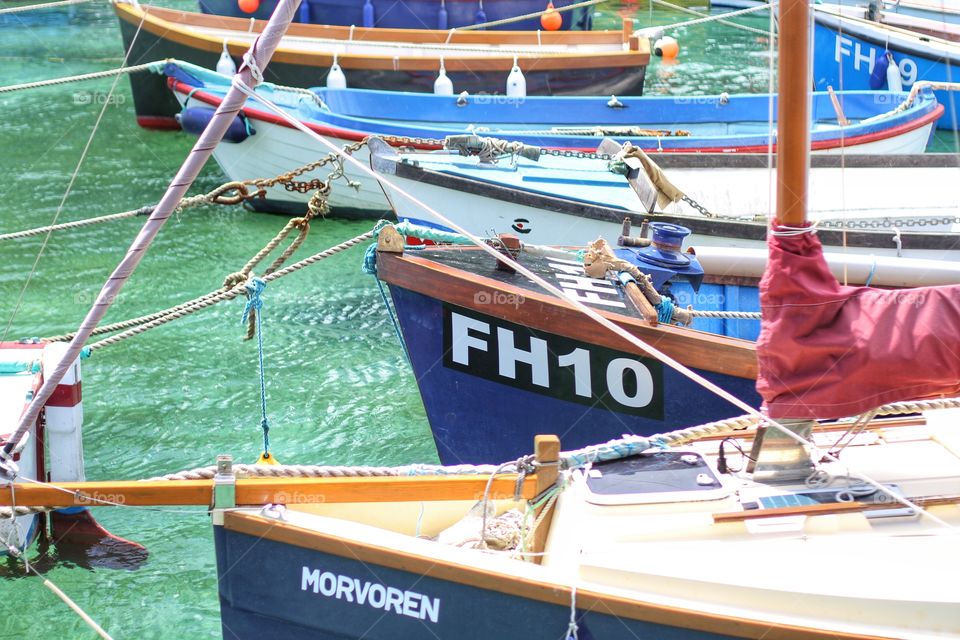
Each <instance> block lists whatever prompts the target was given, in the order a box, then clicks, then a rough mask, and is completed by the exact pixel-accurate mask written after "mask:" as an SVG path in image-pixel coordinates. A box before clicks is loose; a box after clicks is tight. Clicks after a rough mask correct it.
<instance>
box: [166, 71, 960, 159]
mask: <svg viewBox="0 0 960 640" xmlns="http://www.w3.org/2000/svg"><path fill="white" fill-rule="evenodd" d="M188 73H189V71H188ZM198 81H199V82H200V83H201V84H203V81H202V80H199V79H198ZM167 86H168V87H169V88H170V90H171V91H173V92H174V93H177V94H181V95H185V96H188V97H189V98H192V99H194V100H198V101H200V102H205V103H207V104H209V105H212V106H214V107H216V106H218V105H219V104H220V102H222V98H221V97H220V96H219V95H217V94H214V93H209V92H207V91H204V90H203V89H201V88H197V87H193V86H191V85H190V84H187V83H185V82H182V81H180V80H177V79H176V78H172V77H171V78H168V79H167ZM204 86H205V85H204ZM354 91H370V90H365V89H355V90H354ZM413 95H416V96H419V95H426V94H413ZM930 102H932V103H933V104H929V103H930ZM921 109H923V110H924V111H921ZM241 112H242V113H243V114H244V115H245V116H246V117H248V118H250V119H252V120H260V121H262V122H266V123H268V124H275V125H278V126H282V127H286V128H288V129H295V127H294V126H293V125H291V124H290V123H289V122H287V121H286V120H285V119H283V118H281V117H279V116H276V115H274V114H272V113H268V112H266V111H262V110H260V109H257V108H252V107H249V106H247V105H244V106H243V107H242V109H241ZM943 112H944V106H943V105H942V104H940V103H938V102H936V100H935V99H933V100H928V101H926V102H925V103H924V105H923V106H922V107H914V108H911V109H907V110H906V111H903V112H901V113H900V114H897V115H896V116H894V118H895V119H896V120H901V121H902V122H901V123H900V124H897V125H895V126H893V127H889V128H883V127H882V125H881V123H882V122H883V121H881V122H872V123H870V124H868V125H863V126H864V127H868V128H870V129H874V130H873V131H870V132H868V133H862V134H859V135H845V133H844V130H843V129H831V130H829V131H823V132H822V135H823V136H826V135H828V134H831V133H837V134H839V135H837V136H836V137H829V138H825V137H824V138H821V139H815V140H812V142H811V149H813V150H822V149H839V148H848V147H854V146H856V145H860V144H867V143H871V142H876V141H883V140H889V139H893V138H896V137H897V136H900V135H903V134H906V133H910V132H911V131H915V130H917V129H920V128H922V127H925V126H927V125H932V124H933V123H934V122H935V121H936V120H937V118H939V117H940V116H941V115H942V114H943ZM908 114H909V115H908ZM331 117H333V118H335V119H337V120H344V119H346V120H361V119H360V118H356V117H352V116H343V115H340V114H336V113H333V114H331ZM297 119H298V120H300V121H301V122H302V123H303V124H304V125H305V126H307V127H309V128H310V129H311V130H313V131H315V132H316V133H319V134H321V135H324V136H328V137H331V138H336V139H340V140H347V141H350V142H359V141H361V140H363V139H364V138H367V137H369V136H374V135H377V136H389V135H396V137H401V138H403V137H406V138H409V139H410V140H409V142H407V141H405V142H404V143H403V146H412V147H413V148H416V149H426V150H436V149H440V148H441V146H440V145H438V144H428V143H422V142H415V141H414V139H415V138H418V137H420V136H418V135H416V134H414V135H412V136H411V135H410V134H409V133H408V134H387V133H383V132H370V131H359V130H356V129H347V128H344V127H343V126H342V125H340V124H320V123H319V122H318V121H317V120H316V119H313V118H311V119H305V118H302V117H300V118H297ZM428 125H429V123H428V124H426V125H420V128H428V129H429V126H428ZM381 126H398V127H399V126H401V125H390V124H382V123H381ZM439 132H440V133H446V134H448V135H453V134H457V133H462V131H461V129H451V130H449V131H445V130H439ZM492 133H494V134H496V132H492ZM520 133H522V132H520ZM523 135H530V134H523ZM583 137H584V136H562V135H558V136H556V138H558V142H569V144H567V145H560V144H550V145H548V146H549V148H551V149H558V150H569V151H583V152H589V153H592V152H594V151H595V150H596V147H595V146H591V147H577V146H572V145H574V144H576V142H577V141H578V139H580V138H583ZM736 137H737V136H734V135H730V134H728V135H725V136H697V137H696V138H692V139H694V140H703V142H704V144H706V143H709V142H713V143H715V144H716V143H720V144H719V146H712V147H708V146H695V147H671V148H666V149H664V148H660V149H653V148H651V147H645V146H644V144H645V143H653V142H656V143H657V144H662V141H663V138H655V137H650V136H648V137H636V136H635V137H634V139H635V140H638V141H640V142H639V143H638V146H640V148H641V149H644V150H645V151H658V152H660V153H677V154H681V153H686V154H701V153H760V152H766V151H767V149H768V145H767V143H764V144H754V145H743V146H736V145H735V146H732V147H731V146H729V145H727V146H724V145H723V144H722V143H723V142H724V141H725V140H726V139H731V138H732V139H736ZM753 137H754V138H757V137H758V136H753ZM567 138H569V140H567ZM677 140H684V138H677ZM841 141H842V143H843V146H842V147H841V146H840V145H839V144H838V143H839V142H841ZM772 147H773V151H776V150H777V144H776V143H775V142H774V143H773V145H772Z"/></svg>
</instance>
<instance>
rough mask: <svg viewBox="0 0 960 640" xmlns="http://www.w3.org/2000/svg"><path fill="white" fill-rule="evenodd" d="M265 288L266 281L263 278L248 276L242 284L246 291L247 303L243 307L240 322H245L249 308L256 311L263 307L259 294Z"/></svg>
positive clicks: (248, 315) (248, 314)
mask: <svg viewBox="0 0 960 640" xmlns="http://www.w3.org/2000/svg"><path fill="white" fill-rule="evenodd" d="M266 288H267V282H266V281H265V280H264V279H263V278H250V279H249V280H248V281H247V284H246V285H245V286H244V289H246V292H247V304H245V305H244V307H243V318H242V319H241V322H243V323H246V322H247V321H248V319H249V317H250V312H251V310H252V311H253V312H254V313H256V312H258V311H260V309H262V308H263V298H261V297H260V294H262V293H263V290H264V289H266Z"/></svg>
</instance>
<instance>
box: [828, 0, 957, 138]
mask: <svg viewBox="0 0 960 640" xmlns="http://www.w3.org/2000/svg"><path fill="white" fill-rule="evenodd" d="M814 19H815V21H816V24H815V28H814V39H813V80H814V86H815V87H816V88H817V89H819V90H824V89H826V88H827V87H828V86H832V87H833V88H834V89H843V90H853V91H857V90H867V89H884V88H888V89H889V88H890V83H891V82H892V83H893V84H894V85H896V84H897V83H898V82H899V84H900V86H902V87H903V88H904V89H910V88H911V87H912V86H913V85H914V83H916V82H919V81H928V82H936V83H944V82H956V80H957V75H956V69H957V68H958V66H960V43H958V42H957V41H956V40H957V39H958V38H960V32H958V33H957V34H955V35H952V36H949V37H950V38H952V39H948V37H947V34H945V33H944V32H943V31H942V30H941V32H940V33H941V37H937V35H932V34H931V33H918V32H916V31H913V30H907V29H903V28H899V27H896V26H892V25H889V24H883V23H882V22H877V21H872V20H864V19H862V18H858V17H854V16H852V15H850V14H849V13H848V12H847V11H845V10H844V11H841V10H840V9H839V8H825V7H821V6H817V7H815V8H814ZM915 28H916V27H915V26H911V29H915ZM887 52H889V54H890V55H889V56H888V55H887ZM891 57H892V62H891ZM890 65H895V66H890ZM888 68H889V69H890V70H891V72H890V73H888ZM895 88H897V87H895ZM936 97H937V100H938V101H939V102H940V103H941V104H942V105H944V107H945V108H946V114H945V115H944V116H943V117H941V118H940V119H939V120H938V121H937V127H938V128H940V129H954V130H955V129H957V127H958V124H960V107H958V103H960V97H958V96H957V94H956V92H955V91H946V90H938V91H936ZM878 99H883V98H880V97H878Z"/></svg>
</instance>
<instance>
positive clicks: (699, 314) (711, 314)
mask: <svg viewBox="0 0 960 640" xmlns="http://www.w3.org/2000/svg"><path fill="white" fill-rule="evenodd" d="M686 311H687V313H689V314H690V315H691V316H693V317H694V318H720V319H726V320H759V319H760V312H759V311H703V310H700V309H687V310H686Z"/></svg>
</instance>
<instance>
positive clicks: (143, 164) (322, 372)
mask: <svg viewBox="0 0 960 640" xmlns="http://www.w3.org/2000/svg"><path fill="white" fill-rule="evenodd" d="M161 4H164V5H167V6H175V7H177V8H191V7H192V6H193V3H192V1H190V0H176V1H175V2H170V1H168V2H162V3H161ZM618 13H619V14H621V15H633V16H635V17H636V18H637V19H638V26H646V25H647V24H649V20H650V18H651V17H652V19H653V21H654V23H656V24H661V25H663V24H672V23H675V22H680V21H682V20H684V19H686V17H685V16H683V15H681V14H677V13H669V12H663V11H659V10H658V11H657V12H655V13H654V14H652V16H651V14H649V13H648V11H647V9H646V7H645V6H644V7H640V6H639V5H637V4H635V3H624V5H619V4H614V3H608V4H606V5H601V8H600V11H599V14H598V17H597V26H598V27H599V28H603V27H612V28H617V26H618V20H619V17H618V15H617V14H618ZM739 21H740V22H741V23H743V24H749V25H751V26H753V27H756V28H760V29H763V28H766V26H767V22H768V21H767V18H766V17H763V16H759V15H757V16H750V17H746V18H740V19H739ZM670 33H672V34H673V35H674V36H676V37H677V38H678V39H679V40H680V44H681V48H682V53H681V56H680V61H679V63H678V64H675V65H665V64H663V63H662V62H659V61H656V60H655V61H654V62H653V63H652V65H651V67H650V69H649V70H648V80H647V92H648V93H649V94H664V93H677V94H687V95H694V94H705V93H718V92H720V91H728V92H731V93H733V92H762V91H766V89H767V86H768V62H769V55H768V52H767V48H768V46H769V41H768V39H767V38H766V37H765V36H763V35H758V34H756V33H751V32H745V31H740V30H734V29H731V28H729V27H725V26H722V25H720V24H717V23H711V24H707V25H701V26H696V27H690V28H679V29H675V30H672V31H671V32H670ZM122 58H123V51H122V45H121V40H120V34H119V31H118V28H117V25H116V20H115V18H114V16H113V12H112V11H111V10H110V8H109V7H108V6H106V5H104V4H101V3H98V4H96V5H94V4H90V5H81V6H80V7H79V9H78V10H77V12H76V16H75V17H74V19H73V20H72V21H71V22H70V23H69V24H67V25H63V26H30V27H28V26H16V25H14V26H11V25H5V26H4V25H0V86H5V85H11V84H16V83H22V82H30V81H36V80H42V79H46V78H55V77H60V76H68V75H73V74H80V73H87V72H92V71H98V70H104V69H110V68H115V67H118V66H120V63H121V61H122ZM113 84H114V80H113V79H102V80H97V81H92V82H85V83H82V84H67V85H59V86H55V87H50V88H44V89H34V90H29V91H20V92H14V93H0V112H2V120H0V174H2V175H4V176H5V179H4V180H3V181H0V233H3V232H9V231H16V230H20V229H25V228H29V227H34V226H40V225H45V224H50V223H51V222H52V221H53V220H54V218H55V216H57V215H58V214H59V218H58V220H59V221H61V222H63V221H68V220H78V219H83V218H88V217H91V216H95V215H101V214H106V213H113V212H118V211H124V210H128V209H134V208H137V207H140V206H143V205H150V204H155V203H156V202H157V201H158V199H159V198H160V196H161V194H162V193H163V192H164V190H165V188H166V186H167V184H168V182H169V181H170V179H171V177H172V176H173V175H174V173H175V172H176V170H177V168H178V167H179V166H180V163H181V162H182V160H183V158H184V157H185V155H186V153H187V151H188V149H189V148H190V146H191V144H192V142H193V139H192V138H190V137H188V136H186V135H185V134H181V133H170V132H153V131H146V130H143V129H140V128H138V127H137V125H136V124H135V121H134V114H133V105H132V101H131V98H130V91H129V86H128V83H127V79H126V78H125V77H121V78H120V79H119V80H118V81H117V82H116V86H115V89H114V90H113V91H111V90H112V87H113ZM104 102H107V106H106V108H105V109H104V110H103V113H102V118H101V119H100V120H99V121H98V116H99V115H100V108H101V107H102V106H103V104H104ZM954 144H955V143H954V141H953V138H952V137H947V136H941V137H939V138H938V142H937V148H938V149H939V150H942V151H950V150H951V149H952V146H953V145H954ZM74 173H75V177H74ZM251 177H253V176H251ZM223 179H224V178H223V176H222V175H221V173H220V171H219V169H218V168H217V166H216V165H215V164H214V163H213V161H211V162H210V164H209V165H208V166H207V168H206V169H205V170H204V171H203V173H202V174H201V177H200V179H199V180H198V182H197V183H196V184H195V185H194V189H193V190H192V193H199V192H201V191H207V190H209V189H211V188H213V187H214V186H216V185H218V184H219V183H220V182H221V181H223ZM65 194H66V195H65ZM284 222H285V220H284V219H283V218H280V217H275V216H268V215H260V214H254V213H249V212H247V211H245V210H243V209H241V208H232V209H228V208H213V207H205V208H201V209H191V210H187V211H184V212H182V213H180V214H179V215H177V216H175V217H174V218H172V219H171V220H170V222H169V223H168V224H167V226H166V227H165V228H164V229H163V231H162V233H161V234H160V236H159V238H158V239H157V241H156V242H155V243H154V245H153V248H152V250H151V251H150V252H149V253H148V255H147V256H146V257H145V258H144V260H143V262H142V263H141V265H140V267H139V269H138V271H137V272H136V273H135V275H134V276H133V278H132V279H131V281H130V282H129V283H128V285H127V286H126V287H125V288H124V290H123V292H122V294H121V295H120V297H119V298H118V299H117V300H116V301H115V303H114V305H113V308H112V309H111V311H110V313H109V315H108V317H107V322H110V321H117V320H121V319H125V318H130V317H135V316H139V315H142V314H145V313H148V312H151V311H155V310H157V309H161V308H165V307H168V306H172V305H174V304H176V303H179V302H181V301H184V300H187V299H189V298H193V297H195V296H198V295H201V294H204V293H206V292H209V291H212V290H214V289H217V288H218V287H219V286H220V284H221V282H222V280H223V278H224V276H226V275H227V274H230V273H232V272H235V271H237V270H239V269H240V267H242V266H243V264H244V263H245V262H246V261H247V260H248V258H249V257H250V256H252V255H253V254H254V253H255V252H256V251H257V250H259V249H260V248H261V247H262V246H263V245H264V244H265V243H266V242H267V241H268V240H269V238H271V237H272V236H273V235H274V234H275V233H276V232H277V231H278V230H279V229H280V228H281V227H282V226H283V224H284ZM141 223H142V218H139V219H132V220H129V219H128V220H124V221H120V222H113V223H110V224H107V225H102V226H97V227H91V228H87V229H83V230H78V231H71V232H61V233H55V234H53V235H51V236H50V238H49V241H48V242H47V243H46V244H45V245H44V240H43V238H42V237H39V238H32V239H27V240H18V241H10V242H4V243H2V244H0V256H2V260H0V264H2V269H0V339H4V340H15V339H19V338H22V337H28V336H49V335H54V334H59V333H63V332H67V331H71V330H73V329H75V328H76V327H77V325H78V324H79V322H80V320H81V319H82V318H83V316H84V314H85V313H86V311H87V310H88V308H89V306H90V304H91V302H92V301H93V299H94V297H95V296H96V294H97V292H98V291H99V289H100V286H101V284H102V283H103V281H104V280H105V279H106V278H107V276H108V275H109V274H110V272H111V271H112V269H113V267H114V266H115V265H116V263H117V262H118V261H119V260H120V258H121V257H122V256H123V255H124V253H125V251H126V248H127V247H128V245H129V243H130V241H131V240H132V239H133V238H134V236H135V235H136V233H137V231H138V229H139V227H140V224H141ZM370 226H371V225H370V224H369V223H366V222H343V221H340V220H335V219H328V220H321V221H317V222H315V223H314V224H313V228H312V230H311V233H310V236H309V238H308V240H307V242H306V244H305V246H304V247H303V249H301V253H300V254H298V255H304V256H305V255H309V254H312V253H314V252H317V251H319V250H321V249H323V248H326V247H328V246H331V245H334V244H337V243H339V242H341V241H343V240H345V239H347V238H350V237H353V236H355V235H358V234H360V233H362V232H364V231H366V230H368V229H369V228H370ZM361 259H362V249H359V248H355V249H352V250H350V251H348V252H346V253H343V254H339V255H337V256H335V257H333V258H330V259H329V260H326V261H323V262H321V263H319V264H318V265H317V266H315V267H313V268H311V269H310V270H306V271H302V272H300V273H298V274H295V275H292V276H290V277H287V278H285V279H283V280H281V281H279V282H277V283H274V284H272V285H271V286H270V287H268V289H267V290H266V292H265V295H264V300H265V303H264V309H263V331H264V350H265V359H266V375H267V390H268V412H269V418H270V422H271V425H272V430H271V442H272V449H273V451H274V453H275V455H276V456H277V458H278V459H279V460H280V461H281V462H284V463H302V464H311V463H316V464H346V465H350V464H373V465H394V464H405V463H411V462H436V459H437V458H436V453H435V450H434V447H433V442H432V439H431V436H430V431H429V428H428V426H427V424H426V419H425V417H424V412H423V408H422V405H421V403H420V399H419V396H418V394H417V388H416V384H415V381H414V379H413V376H412V375H411V373H410V371H409V369H408V367H407V364H406V362H405V360H404V357H403V355H402V353H401V351H400V348H399V347H398V344H397V342H396V339H395V337H394V332H393V328H392V326H391V323H390V320H389V319H388V316H387V314H386V313H385V311H384V309H383V306H382V302H381V299H380V295H379V293H378V292H377V288H376V286H375V283H374V281H373V280H372V279H371V277H370V276H367V275H363V274H362V273H361V272H360V263H361ZM242 306H243V305H242V302H241V301H239V300H236V301H232V302H229V303H226V304H223V305H220V306H218V307H215V308H213V309H210V310H207V311H203V312H200V313H197V314H194V315H192V316H190V317H189V318H187V319H184V320H180V321H177V322H175V323H173V324H169V325H166V326H164V327H162V328H160V329H156V330H154V331H151V332H149V333H147V334H144V335H141V336H138V337H135V338H133V339H130V340H127V341H124V342H122V343H120V344H117V345H115V346H111V347H108V348H105V349H102V350H99V351H97V352H95V353H94V355H93V357H91V358H90V359H89V360H86V361H85V362H84V364H83V377H84V380H83V392H84V403H83V407H84V412H85V425H84V429H85V434H84V435H85V438H84V450H85V456H86V463H87V476H88V478H89V479H137V478H144V477H149V476H155V475H160V474H163V473H168V472H173V471H177V470H181V469H188V468H193V467H198V466H204V465H208V464H212V463H213V462H214V460H215V457H216V456H217V454H223V453H229V454H232V455H233V456H234V459H235V460H237V461H244V462H253V461H254V460H255V459H256V457H257V454H258V453H259V451H260V448H261V440H260V431H259V422H260V417H259V410H260V408H259V403H260V395H259V382H258V374H257V350H256V341H249V342H245V341H243V340H242V335H243V332H244V327H243V326H242V325H241V322H240V316H241V312H242ZM96 515H97V518H98V519H99V520H100V522H101V523H103V524H104V525H105V526H106V527H107V528H108V529H110V530H111V531H112V532H114V533H115V534H117V535H120V536H123V537H126V538H129V539H132V540H135V541H137V542H140V543H141V544H143V545H145V546H146V547H147V548H148V549H149V551H150V557H149V561H148V562H147V563H146V564H145V566H142V567H141V568H139V569H137V570H135V571H128V570H116V569H99V568H96V569H95V568H89V567H87V566H84V563H82V562H77V561H76V559H61V558H57V557H56V555H55V551H41V550H38V549H37V547H36V546H35V547H33V548H32V549H31V551H30V553H29V557H30V560H31V562H32V563H34V564H35V565H36V566H37V569H38V570H39V571H40V572H41V573H43V574H44V575H45V576H46V577H47V578H48V579H49V580H51V581H52V582H53V583H54V584H56V585H57V586H58V587H60V588H61V589H63V591H65V592H66V593H67V594H69V595H70V596H71V597H72V598H73V599H74V600H75V601H76V602H77V603H78V604H79V605H80V606H81V607H82V608H83V609H84V610H85V611H87V612H88V613H89V614H90V615H91V616H92V617H93V618H94V619H95V620H96V621H97V622H98V623H100V624H101V625H102V626H103V627H104V628H105V629H106V630H107V631H108V632H109V633H110V634H111V635H113V637H114V638H118V639H119V638H136V639H137V640H152V639H161V638H164V639H166V638H170V639H172V638H216V637H219V636H220V624H219V609H218V603H217V584H216V572H215V567H214V555H213V544H212V539H211V528H210V522H209V518H208V517H207V515H206V514H205V513H204V512H203V511H202V510H175V511H169V510H167V511H161V510H147V509H136V508H116V509H100V510H98V511H97V512H96ZM0 603H2V605H3V607H2V608H3V615H2V616H0V638H58V639H72V638H92V637H94V635H93V633H92V631H90V630H89V628H88V627H87V626H85V624H84V623H83V622H81V620H80V619H79V618H78V617H77V616H76V615H75V614H74V613H72V612H71V611H70V610H69V609H68V608H67V607H66V606H65V605H64V604H62V603H61V602H60V601H59V600H58V599H57V598H56V597H55V596H54V595H53V594H52V593H51V592H50V591H49V590H48V589H47V588H46V587H44V585H43V584H42V582H41V580H40V579H39V578H37V577H36V576H24V575H23V571H22V567H21V566H20V565H19V564H17V563H12V562H11V563H7V564H3V565H0Z"/></svg>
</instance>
